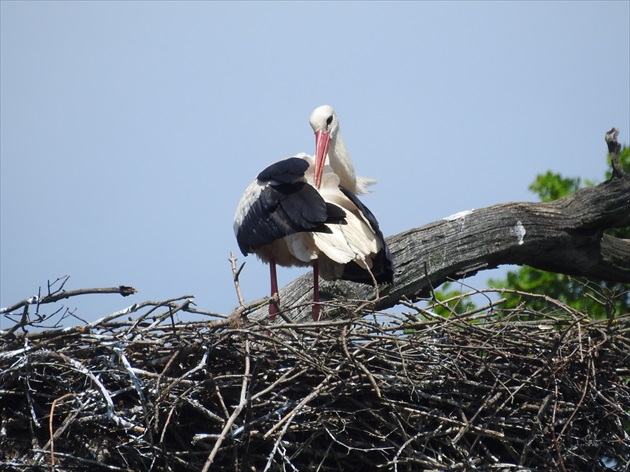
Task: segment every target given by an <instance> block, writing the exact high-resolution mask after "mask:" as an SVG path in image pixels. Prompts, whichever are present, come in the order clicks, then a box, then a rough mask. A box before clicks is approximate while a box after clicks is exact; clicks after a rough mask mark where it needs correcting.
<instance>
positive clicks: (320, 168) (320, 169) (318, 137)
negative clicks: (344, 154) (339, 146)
mask: <svg viewBox="0 0 630 472" xmlns="http://www.w3.org/2000/svg"><path fill="white" fill-rule="evenodd" d="M329 144H330V133H326V132H325V131H321V130H320V131H315V186H316V187H317V188H319V186H320V185H321V183H322V174H323V173H324V164H325V163H326V154H328V145H329Z"/></svg>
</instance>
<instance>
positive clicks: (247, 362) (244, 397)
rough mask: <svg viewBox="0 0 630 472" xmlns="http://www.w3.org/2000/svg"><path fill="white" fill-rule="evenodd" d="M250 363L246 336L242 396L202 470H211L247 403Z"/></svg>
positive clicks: (205, 471) (203, 471) (204, 471)
mask: <svg viewBox="0 0 630 472" xmlns="http://www.w3.org/2000/svg"><path fill="white" fill-rule="evenodd" d="M250 363H251V362H250V352H249V339H247V338H246V339H245V372H244V373H243V384H242V386H241V397H240V400H239V403H238V405H237V406H236V408H235V409H234V411H233V412H232V415H231V416H230V418H229V419H228V420H227V422H226V423H225V426H224V427H223V431H221V434H220V435H219V437H218V439H217V441H216V443H215V444H214V447H213V448H212V451H211V452H210V455H209V456H208V459H207V460H206V463H205V464H204V466H203V468H202V469H201V472H207V471H208V470H210V466H211V465H212V462H213V461H214V458H215V456H216V455H217V452H219V448H220V447H221V444H222V443H223V441H224V440H225V438H226V436H227V433H228V431H229V430H230V428H231V427H232V425H233V424H234V422H235V421H236V418H238V416H239V415H240V414H241V411H243V408H245V405H246V403H247V388H248V385H249V376H250Z"/></svg>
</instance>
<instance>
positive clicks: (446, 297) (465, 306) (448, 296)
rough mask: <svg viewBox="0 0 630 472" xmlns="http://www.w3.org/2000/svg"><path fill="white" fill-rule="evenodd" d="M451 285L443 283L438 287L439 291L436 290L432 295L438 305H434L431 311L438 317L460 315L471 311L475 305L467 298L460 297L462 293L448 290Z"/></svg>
mask: <svg viewBox="0 0 630 472" xmlns="http://www.w3.org/2000/svg"><path fill="white" fill-rule="evenodd" d="M451 285H452V283H451V282H445V283H443V284H442V285H441V286H440V290H436V291H435V292H434V293H433V295H434V297H435V299H436V300H437V301H438V302H440V303H439V304H435V306H434V307H433V309H432V311H433V312H434V313H436V314H438V315H440V316H444V317H447V316H449V315H451V314H453V313H456V314H458V315H461V314H463V313H466V312H467V311H470V310H473V309H474V308H475V304H474V303H473V302H472V301H470V299H469V298H465V297H462V296H461V295H462V294H463V292H461V291H459V290H450V288H451Z"/></svg>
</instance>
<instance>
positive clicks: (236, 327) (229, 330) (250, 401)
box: [0, 295, 630, 471]
mask: <svg viewBox="0 0 630 472" xmlns="http://www.w3.org/2000/svg"><path fill="white" fill-rule="evenodd" d="M528 296H529V295H524V297H528ZM539 301H545V302H546V309H545V310H544V311H541V312H537V313H530V312H525V311H524V310H523V309H507V308H502V306H503V302H502V300H498V301H496V302H494V303H493V304H491V305H490V306H487V307H485V308H484V309H483V310H474V311H472V312H469V313H464V314H456V313H453V314H451V316H447V317H446V316H438V315H436V314H435V313H434V312H433V311H432V307H431V306H430V305H427V304H426V303H425V304H420V305H413V304H411V303H409V304H407V305H408V308H405V309H406V310H408V312H401V313H400V314H398V315H394V314H391V313H390V314H387V313H380V314H375V315H373V316H368V317H357V316H354V314H353V312H352V309H348V310H347V313H346V317H345V318H343V319H337V320H333V321H327V322H326V321H324V322H319V323H303V324H290V323H283V324H274V325H264V324H259V323H248V322H247V320H246V318H244V317H242V316H240V315H235V316H233V317H232V319H230V320H225V322H212V321H195V322H187V323H184V322H182V321H180V315H181V313H183V312H184V311H186V310H188V311H191V310H192V309H190V304H189V303H188V301H187V300H171V301H167V302H162V303H157V304H154V303H147V304H143V305H135V306H134V307H132V309H130V310H126V311H124V312H120V313H118V314H115V315H112V316H109V317H106V318H104V319H102V320H100V321H98V322H95V323H91V324H87V325H82V326H76V327H73V328H66V329H53V330H47V331H38V330H33V329H28V328H29V324H28V323H25V322H24V319H22V322H21V323H20V329H12V330H10V331H4V332H2V333H1V334H2V337H1V338H0V409H1V410H0V411H1V421H2V424H1V429H0V466H2V467H0V468H3V470H47V471H48V470H55V468H56V469H57V470H79V469H80V470H85V469H87V468H92V469H94V470H125V471H127V470H133V471H142V470H194V471H198V470H202V469H203V470H229V471H233V470H256V471H263V470H300V471H302V470H319V471H328V470H335V471H338V470H355V471H357V470H378V469H383V470H401V471H402V470H427V471H428V470H435V471H438V470H510V471H511V470H541V471H548V470H554V471H555V470H565V471H577V470H627V468H628V467H629V465H630V441H629V435H628V430H629V424H630V421H629V416H630V415H629V412H630V386H629V382H630V368H629V364H630V363H629V362H628V355H629V354H628V353H630V339H629V335H628V334H629V332H630V315H629V314H622V315H621V316H617V317H615V318H612V317H611V318H610V319H606V320H599V321H595V320H591V319H589V318H588V316H586V314H583V313H579V312H576V311H574V310H573V309H571V308H569V307H568V306H566V305H564V304H562V303H560V302H558V301H556V300H550V299H546V300H545V299H544V297H543V298H541V299H540V300H539ZM178 310H179V311H178ZM192 311H194V310H192ZM129 313H132V316H129ZM235 321H240V323H235Z"/></svg>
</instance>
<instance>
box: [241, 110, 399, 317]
mask: <svg viewBox="0 0 630 472" xmlns="http://www.w3.org/2000/svg"><path fill="white" fill-rule="evenodd" d="M309 121H310V124H311V127H312V128H313V131H314V132H315V137H316V151H315V156H314V157H313V156H309V155H306V154H298V155H297V156H294V157H290V158H288V159H284V160H281V161H278V162H276V163H275V164H272V165H270V166H269V167H267V168H266V169H265V170H263V171H262V172H261V173H260V174H258V177H257V178H256V179H255V180H254V181H253V182H252V183H251V184H250V185H249V187H247V189H246V190H245V193H244V194H243V196H242V197H241V201H240V202H239V205H238V208H237V210H236V215H235V216H234V232H235V234H236V240H237V241H238V245H239V248H240V249H241V251H242V252H243V254H244V255H247V254H251V253H254V254H256V255H257V256H258V257H259V258H260V259H261V260H262V261H264V262H267V263H269V266H270V272H271V295H272V296H274V295H276V294H277V293H278V280H277V275H276V264H279V265H281V266H308V265H312V266H313V301H314V305H313V319H314V320H316V321H317V320H318V319H319V312H320V307H319V305H318V302H319V283H318V282H319V275H320V274H321V276H322V278H324V279H327V280H334V279H344V280H351V281H355V282H361V283H366V284H374V283H379V284H380V283H392V282H393V263H392V257H391V254H390V252H389V249H388V248H387V245H386V244H385V240H384V238H383V233H381V230H380V229H379V226H378V222H377V221H376V218H375V217H374V215H373V214H372V212H371V211H370V210H369V209H368V208H367V207H366V206H365V205H364V204H363V203H362V202H361V201H360V200H359V199H358V198H357V197H356V194H361V193H367V186H368V185H370V184H372V183H373V182H374V180H372V179H366V178H361V177H356V176H355V173H354V166H353V164H352V161H351V160H350V156H349V155H348V152H347V150H346V147H345V144H344V142H343V139H342V137H341V133H340V131H339V121H338V120H337V115H336V114H335V111H334V110H333V109H332V107H330V106H327V105H324V106H321V107H318V108H316V109H315V111H313V113H312V114H311V117H310V120H309ZM277 313H278V307H277V305H276V304H274V303H273V302H272V303H271V304H270V305H269V318H270V320H271V321H273V320H274V319H275V316H276V315H277Z"/></svg>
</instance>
